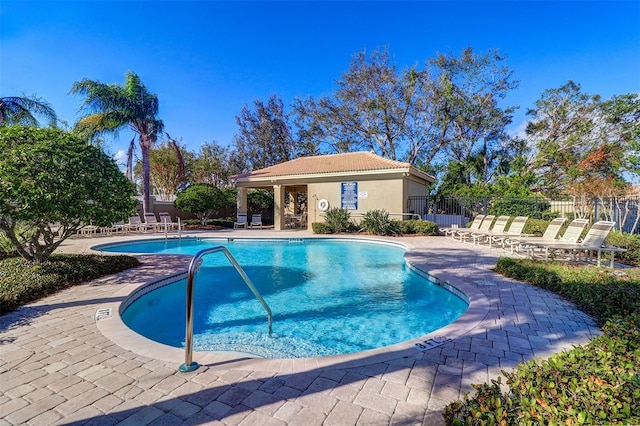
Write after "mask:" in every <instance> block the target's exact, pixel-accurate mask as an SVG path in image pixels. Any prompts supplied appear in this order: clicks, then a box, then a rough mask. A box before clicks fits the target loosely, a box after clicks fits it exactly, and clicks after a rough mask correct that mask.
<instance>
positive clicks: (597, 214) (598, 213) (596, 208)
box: [593, 198, 600, 223]
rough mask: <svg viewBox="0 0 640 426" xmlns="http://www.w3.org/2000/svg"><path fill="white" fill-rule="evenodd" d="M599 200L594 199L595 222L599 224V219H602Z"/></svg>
mask: <svg viewBox="0 0 640 426" xmlns="http://www.w3.org/2000/svg"><path fill="white" fill-rule="evenodd" d="M598 204H599V203H598V199H597V198H594V199H593V222H594V223H595V222H597V221H598V218H599V217H600V212H599V211H598Z"/></svg>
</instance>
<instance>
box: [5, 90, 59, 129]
mask: <svg viewBox="0 0 640 426" xmlns="http://www.w3.org/2000/svg"><path fill="white" fill-rule="evenodd" d="M36 115H39V116H43V117H44V118H46V119H47V121H48V122H49V124H50V125H52V126H55V124H56V122H57V121H58V116H57V115H56V112H55V111H54V110H53V107H52V106H51V105H50V104H49V103H48V102H46V101H45V100H43V99H39V98H36V97H35V96H29V97H25V96H5V97H0V126H12V125H14V124H18V125H23V126H38V125H39V124H40V123H39V122H38V120H37V119H36V117H35V116H36Z"/></svg>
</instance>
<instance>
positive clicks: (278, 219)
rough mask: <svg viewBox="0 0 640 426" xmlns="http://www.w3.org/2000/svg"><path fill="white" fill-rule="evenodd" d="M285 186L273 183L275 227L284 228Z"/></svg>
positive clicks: (275, 228) (277, 229)
mask: <svg viewBox="0 0 640 426" xmlns="http://www.w3.org/2000/svg"><path fill="white" fill-rule="evenodd" d="M284 193H285V190H284V186H283V185H273V229H274V230H276V231H281V230H283V229H284Z"/></svg>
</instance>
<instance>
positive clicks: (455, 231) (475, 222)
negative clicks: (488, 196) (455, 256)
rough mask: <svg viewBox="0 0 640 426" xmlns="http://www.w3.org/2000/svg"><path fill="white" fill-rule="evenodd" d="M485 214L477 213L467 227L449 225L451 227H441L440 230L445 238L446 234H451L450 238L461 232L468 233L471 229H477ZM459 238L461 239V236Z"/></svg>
mask: <svg viewBox="0 0 640 426" xmlns="http://www.w3.org/2000/svg"><path fill="white" fill-rule="evenodd" d="M485 217H486V216H485V215H483V214H479V215H477V216H476V217H475V218H474V219H473V222H471V225H469V227H468V228H458V227H451V228H441V229H440V231H441V232H444V236H445V238H446V236H447V235H451V238H452V239H455V236H456V235H459V236H460V234H461V233H470V232H471V231H473V230H476V229H479V228H480V225H481V224H482V221H483V220H484V218H485ZM460 240H462V238H460Z"/></svg>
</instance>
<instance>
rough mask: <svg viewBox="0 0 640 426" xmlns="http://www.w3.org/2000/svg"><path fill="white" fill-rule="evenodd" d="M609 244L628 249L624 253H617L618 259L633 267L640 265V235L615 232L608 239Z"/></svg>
mask: <svg viewBox="0 0 640 426" xmlns="http://www.w3.org/2000/svg"><path fill="white" fill-rule="evenodd" d="M607 244H609V245H611V246H615V247H621V248H625V249H627V251H626V252H624V253H616V258H617V259H620V260H623V261H625V262H626V263H629V264H631V265H636V266H637V265H638V264H639V263H640V235H635V234H633V235H632V234H626V233H624V232H619V231H614V232H611V233H610V234H609V236H608V237H607Z"/></svg>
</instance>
